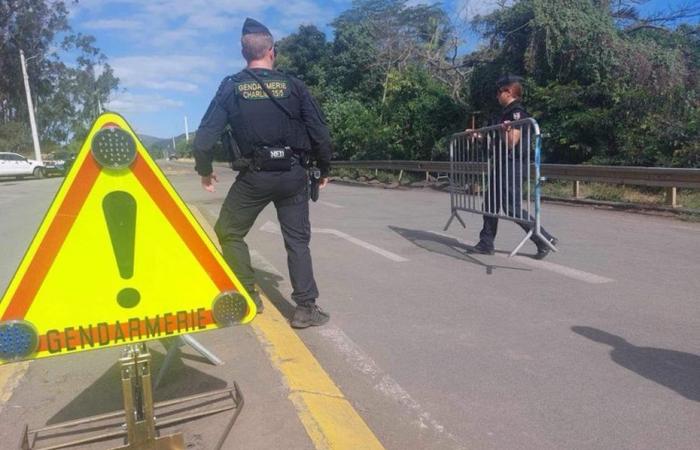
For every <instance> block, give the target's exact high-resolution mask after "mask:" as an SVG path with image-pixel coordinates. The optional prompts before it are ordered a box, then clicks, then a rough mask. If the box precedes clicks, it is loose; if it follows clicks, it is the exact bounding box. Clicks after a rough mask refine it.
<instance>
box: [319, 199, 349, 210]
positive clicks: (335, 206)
mask: <svg viewBox="0 0 700 450" xmlns="http://www.w3.org/2000/svg"><path fill="white" fill-rule="evenodd" d="M316 203H318V204H320V205H324V206H330V207H331V208H336V209H343V208H345V206H340V205H336V204H335V203H331V202H325V201H323V200H319V201H317V202H316Z"/></svg>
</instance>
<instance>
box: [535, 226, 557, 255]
mask: <svg viewBox="0 0 700 450" xmlns="http://www.w3.org/2000/svg"><path fill="white" fill-rule="evenodd" d="M535 236H537V237H538V238H540V239H541V240H542V242H544V243H545V244H547V247H549V248H550V249H552V250H554V251H555V252H558V251H559V249H557V248H556V247H555V246H554V244H552V243H551V242H549V240H548V239H546V238H545V237H544V236H542V233H541V232H540V231H537V232H536V233H535Z"/></svg>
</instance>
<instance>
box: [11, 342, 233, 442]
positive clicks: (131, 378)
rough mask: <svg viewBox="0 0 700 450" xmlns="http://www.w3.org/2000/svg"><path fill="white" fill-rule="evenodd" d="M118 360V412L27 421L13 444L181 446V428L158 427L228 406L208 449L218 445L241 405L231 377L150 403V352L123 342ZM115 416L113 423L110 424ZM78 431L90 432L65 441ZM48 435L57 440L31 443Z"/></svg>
mask: <svg viewBox="0 0 700 450" xmlns="http://www.w3.org/2000/svg"><path fill="white" fill-rule="evenodd" d="M195 342H196V341H195ZM119 365H120V374H121V385H122V393H123V396H124V411H115V412H112V413H107V414H101V415H96V416H92V417H88V418H84V419H79V420H74V421H70V422H63V423H59V424H56V425H50V426H47V427H43V428H39V429H35V430H30V429H29V427H28V426H25V427H24V432H23V434H22V439H21V441H20V445H19V448H20V449H21V450H58V449H66V448H80V447H81V446H84V445H87V444H91V443H95V442H100V441H105V440H108V439H115V438H119V437H124V438H125V445H123V446H119V447H112V448H111V449H110V450H185V448H186V447H185V441H184V437H183V434H182V433H181V432H178V433H174V434H169V435H166V436H159V433H158V429H159V428H163V427H167V426H172V425H175V424H177V423H182V422H187V421H190V420H195V419H198V418H201V417H205V416H210V415H213V414H218V413H221V412H225V411H233V415H232V417H231V419H230V420H229V422H228V423H227V425H226V426H225V429H224V431H223V433H222V434H221V436H220V437H219V439H218V442H217V444H216V446H214V447H212V448H214V449H215V450H219V449H221V448H222V447H223V445H224V442H225V441H226V438H227V437H228V435H229V434H230V432H231V429H232V428H233V425H234V422H235V421H236V419H237V418H238V415H239V414H240V412H241V410H242V409H243V404H244V400H243V395H242V394H241V391H240V389H239V388H238V385H237V384H236V383H235V382H234V384H233V388H228V389H221V390H216V391H211V392H207V393H203V394H197V395H192V396H189V397H183V398H179V399H175V400H169V401H164V402H159V403H155V404H154V403H153V390H152V387H151V354H150V353H149V352H148V349H147V347H146V344H145V343H140V344H133V345H129V346H127V347H126V349H125V351H124V354H123V356H122V357H121V358H120V359H119ZM161 411H162V412H161ZM183 411H193V412H189V414H186V415H184V416H183V415H181V413H182V412H183ZM178 413H180V415H179V414H178ZM156 414H159V417H160V418H161V419H159V420H156ZM171 416H172V417H171ZM115 421H117V422H116V423H115ZM107 422H108V423H107ZM84 425H89V426H88V427H87V428H86V429H85V430H75V428H77V427H79V426H84ZM105 428H112V429H113V430H112V431H109V432H105V433H102V434H95V432H96V431H99V430H102V429H105ZM115 428H116V429H115ZM67 430H68V431H67ZM49 432H52V433H53V434H50V433H49ZM79 433H84V434H87V433H92V435H90V436H88V437H85V438H82V439H78V440H73V441H70V442H66V441H65V438H66V436H69V435H73V434H79ZM49 439H59V440H60V441H61V442H56V443H53V444H52V445H49V446H45V447H38V446H37V442H38V441H45V440H49Z"/></svg>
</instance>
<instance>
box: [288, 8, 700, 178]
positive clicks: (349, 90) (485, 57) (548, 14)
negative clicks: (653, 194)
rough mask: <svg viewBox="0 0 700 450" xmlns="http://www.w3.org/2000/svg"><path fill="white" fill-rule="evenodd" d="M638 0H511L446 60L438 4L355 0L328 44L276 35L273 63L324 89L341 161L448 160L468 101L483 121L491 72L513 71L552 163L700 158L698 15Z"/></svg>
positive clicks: (312, 34) (319, 36) (306, 35)
mask: <svg viewBox="0 0 700 450" xmlns="http://www.w3.org/2000/svg"><path fill="white" fill-rule="evenodd" d="M636 3H639V2H635V1H629V2H626V1H624V0H622V1H614V2H611V1H609V0H519V1H514V2H509V4H510V5H511V6H508V7H504V8H501V9H498V10H496V11H495V12H493V13H491V14H489V15H487V16H483V17H477V18H475V19H474V20H473V21H472V23H471V26H472V27H474V29H475V30H477V31H478V32H479V33H480V34H481V36H482V37H483V38H484V40H485V45H483V46H481V47H480V48H479V49H478V50H476V51H474V52H472V53H470V54H467V55H462V56H460V57H455V55H456V46H457V40H456V37H455V36H456V34H455V26H453V25H451V23H450V20H448V17H447V14H446V13H445V11H443V10H442V9H440V7H439V6H425V5H419V6H409V5H408V4H407V2H406V1H403V0H360V1H356V2H354V3H353V6H352V7H351V8H350V9H349V10H348V11H345V12H344V13H342V14H341V15H340V16H339V17H338V18H336V20H335V21H334V22H333V23H332V26H333V28H334V38H333V40H332V41H328V40H327V38H326V36H325V35H324V34H323V33H322V32H320V31H319V30H318V29H317V28H316V27H314V26H310V25H306V26H302V27H301V28H300V29H299V31H298V32H297V33H295V34H293V35H291V36H289V37H287V38H285V39H283V40H282V41H281V42H280V43H279V49H280V58H279V60H278V63H279V66H280V67H281V68H282V69H283V70H285V71H288V72H289V73H291V74H294V75H296V76H298V77H300V78H302V79H303V80H304V81H305V82H306V83H307V84H308V85H309V86H310V87H311V89H312V90H313V92H314V94H316V95H317V96H318V97H319V99H320V100H321V102H322V104H323V107H324V110H325V111H326V114H327V116H328V121H329V124H330V126H331V129H332V134H333V139H334V143H335V146H336V153H337V157H338V158H340V159H439V158H443V157H444V156H445V145H444V144H445V137H446V136H447V135H449V134H450V133H452V132H455V131H459V130H461V129H463V128H465V127H466V126H467V122H468V111H480V114H479V116H478V123H479V124H484V123H486V122H487V121H488V120H489V117H490V116H491V115H492V114H493V113H495V112H496V111H497V109H498V108H499V106H498V105H497V103H496V101H495V97H494V92H495V88H494V85H495V81H496V79H497V78H498V77H500V76H501V75H503V74H507V73H513V74H519V75H522V76H524V77H525V78H526V83H525V86H526V93H525V99H524V101H525V104H526V106H527V107H528V109H530V110H531V112H532V113H533V114H534V116H535V117H536V118H537V119H538V121H539V122H540V124H541V126H542V128H543V130H544V132H545V133H546V136H547V139H546V140H545V159H546V160H547V161H548V162H563V163H598V164H632V165H666V166H685V167H700V100H699V96H698V93H700V26H698V25H697V24H696V25H687V24H685V25H680V26H676V27H675V28H671V27H668V26H665V25H666V24H667V23H668V22H665V21H663V20H661V18H658V17H657V18H642V17H639V15H638V14H637V12H636V10H635V8H634V6H635V5H636ZM411 4H413V2H412V3H411ZM698 12H700V11H697V10H689V11H686V13H687V16H688V17H693V13H698ZM461 26H466V25H464V24H463V25H461Z"/></svg>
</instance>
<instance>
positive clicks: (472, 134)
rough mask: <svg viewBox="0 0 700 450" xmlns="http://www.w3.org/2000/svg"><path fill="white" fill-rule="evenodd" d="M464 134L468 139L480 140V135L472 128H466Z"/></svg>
mask: <svg viewBox="0 0 700 450" xmlns="http://www.w3.org/2000/svg"><path fill="white" fill-rule="evenodd" d="M464 132H465V133H467V134H468V135H469V136H470V137H473V138H476V139H481V133H477V131H476V130H474V129H472V128H467V129H466V130H464Z"/></svg>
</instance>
